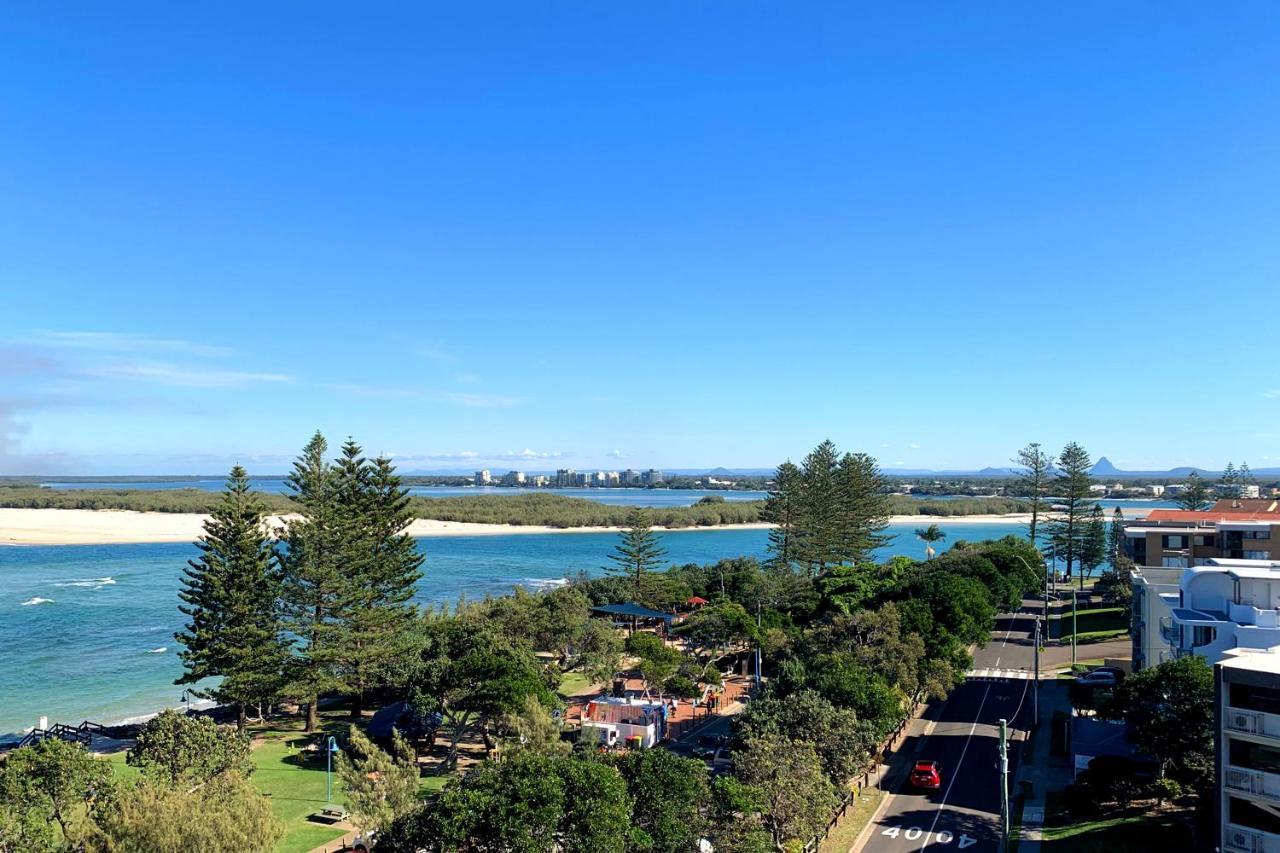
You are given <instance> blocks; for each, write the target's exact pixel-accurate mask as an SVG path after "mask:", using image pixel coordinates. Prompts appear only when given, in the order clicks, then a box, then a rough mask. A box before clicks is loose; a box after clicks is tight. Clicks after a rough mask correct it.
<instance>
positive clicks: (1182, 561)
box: [1160, 557, 1187, 569]
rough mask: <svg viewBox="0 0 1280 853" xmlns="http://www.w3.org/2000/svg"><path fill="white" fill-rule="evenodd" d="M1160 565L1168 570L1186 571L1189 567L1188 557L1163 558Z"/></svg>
mask: <svg viewBox="0 0 1280 853" xmlns="http://www.w3.org/2000/svg"><path fill="white" fill-rule="evenodd" d="M1160 559H1161V563H1160V565H1161V566H1163V567H1164V568H1166V569H1185V568H1186V567H1187V558H1186V557H1161V558H1160Z"/></svg>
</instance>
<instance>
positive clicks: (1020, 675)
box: [965, 667, 1032, 681]
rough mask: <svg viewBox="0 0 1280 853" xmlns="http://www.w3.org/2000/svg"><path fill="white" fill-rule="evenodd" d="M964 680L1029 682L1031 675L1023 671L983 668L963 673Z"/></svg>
mask: <svg viewBox="0 0 1280 853" xmlns="http://www.w3.org/2000/svg"><path fill="white" fill-rule="evenodd" d="M965 677H966V678H972V679H974V680H977V681H981V680H984V679H1003V680H1008V681H1031V680H1032V678H1031V673H1030V672H1028V671H1027V670H1025V669H1001V668H1000V667H983V668H981V669H971V670H969V671H968V672H966V673H965Z"/></svg>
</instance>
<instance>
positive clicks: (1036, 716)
mask: <svg viewBox="0 0 1280 853" xmlns="http://www.w3.org/2000/svg"><path fill="white" fill-rule="evenodd" d="M1034 648H1035V664H1034V665H1033V666H1034V669H1033V671H1032V673H1031V678H1032V679H1033V683H1032V687H1033V688H1034V690H1033V692H1032V694H1031V708H1032V714H1033V717H1032V719H1033V720H1035V723H1034V724H1033V727H1035V728H1038V727H1039V726H1040V620H1039V619H1037V620H1036V644H1035V647H1034Z"/></svg>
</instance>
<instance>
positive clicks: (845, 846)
mask: <svg viewBox="0 0 1280 853" xmlns="http://www.w3.org/2000/svg"><path fill="white" fill-rule="evenodd" d="M883 796H884V795H883V794H882V793H881V792H880V791H879V790H878V789H876V788H868V789H867V790H866V791H864V792H863V794H862V796H861V797H856V798H855V799H854V801H853V807H852V808H850V809H849V811H847V812H846V813H845V816H844V819H843V820H841V821H840V822H839V823H838V824H836V826H835V829H833V830H831V834H830V835H828V836H827V837H826V839H825V840H823V842H822V844H821V845H820V846H819V847H818V851H819V853H848V851H849V850H851V849H852V848H853V842H855V841H857V840H858V835H859V833H861V832H862V830H863V828H864V827H866V825H867V824H868V823H869V822H870V821H871V816H872V815H873V814H875V811H876V808H877V807H878V806H879V805H880V799H881V797H883Z"/></svg>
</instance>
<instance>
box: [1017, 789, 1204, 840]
mask: <svg viewBox="0 0 1280 853" xmlns="http://www.w3.org/2000/svg"><path fill="white" fill-rule="evenodd" d="M1042 849H1043V850H1045V851H1046V853H1143V851H1147V850H1159V851H1160V853H1191V851H1192V850H1193V849H1194V845H1193V843H1192V835H1191V831H1190V829H1189V827H1188V825H1187V822H1186V821H1185V820H1184V819H1182V818H1181V817H1180V816H1179V815H1178V814H1177V813H1176V812H1160V811H1157V812H1138V813H1126V814H1122V815H1109V816H1104V817H1100V818H1087V819H1077V818H1074V817H1072V816H1071V815H1070V814H1069V813H1067V812H1066V810H1065V808H1064V806H1063V801H1062V795H1061V794H1060V793H1058V792H1053V793H1050V794H1049V796H1048V797H1047V799H1046V802H1045V827H1044V841H1043V844H1042Z"/></svg>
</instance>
